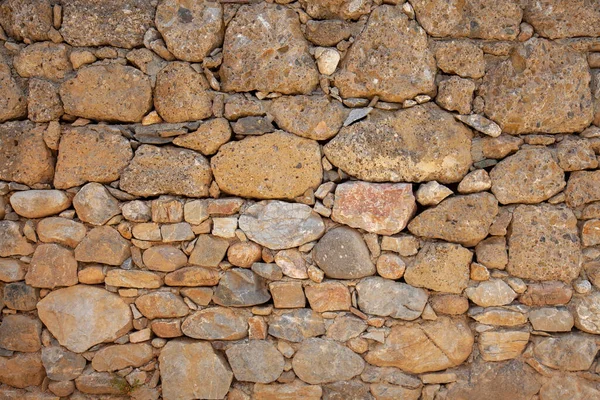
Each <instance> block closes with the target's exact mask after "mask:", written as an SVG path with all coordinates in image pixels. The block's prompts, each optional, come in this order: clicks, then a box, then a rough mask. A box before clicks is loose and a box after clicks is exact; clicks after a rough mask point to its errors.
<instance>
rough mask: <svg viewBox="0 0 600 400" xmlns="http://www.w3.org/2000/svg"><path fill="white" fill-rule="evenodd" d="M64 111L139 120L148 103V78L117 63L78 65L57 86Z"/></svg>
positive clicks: (85, 115) (149, 103)
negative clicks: (70, 75) (71, 75)
mask: <svg viewBox="0 0 600 400" xmlns="http://www.w3.org/2000/svg"><path fill="white" fill-rule="evenodd" d="M60 98H61V100H62V102H63V105H64V107H65V112H66V113H68V114H71V115H76V116H78V117H83V118H88V119H95V120H99V121H114V122H139V121H141V120H142V117H143V116H144V115H145V114H146V113H147V112H148V111H150V107H151V106H152V87H151V86H150V79H149V78H148V77H147V76H145V75H144V74H143V73H142V72H141V71H139V70H137V69H135V68H133V67H128V66H121V65H117V64H114V65H106V66H104V65H98V66H90V67H87V68H82V69H80V70H79V71H78V72H77V75H76V76H75V77H73V78H71V79H69V80H68V81H66V82H64V83H63V84H62V85H61V87H60Z"/></svg>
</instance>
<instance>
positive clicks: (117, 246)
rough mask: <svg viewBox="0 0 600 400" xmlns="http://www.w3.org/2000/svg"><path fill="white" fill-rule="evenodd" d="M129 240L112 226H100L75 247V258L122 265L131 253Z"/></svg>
mask: <svg viewBox="0 0 600 400" xmlns="http://www.w3.org/2000/svg"><path fill="white" fill-rule="evenodd" d="M129 245H130V244H129V242H128V241H127V240H125V239H123V237H122V236H121V235H120V234H119V232H117V231H116V230H115V229H113V228H111V227H110V226H100V227H97V228H94V229H92V230H91V231H89V232H88V234H87V235H86V237H85V238H84V239H83V240H82V241H81V243H79V245H78V246H77V247H76V248H75V259H76V260H77V261H83V262H97V263H101V264H108V265H121V264H122V263H123V261H125V260H126V259H127V258H128V257H129V256H130V255H131V251H130V250H129Z"/></svg>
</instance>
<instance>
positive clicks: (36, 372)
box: [0, 353, 46, 388]
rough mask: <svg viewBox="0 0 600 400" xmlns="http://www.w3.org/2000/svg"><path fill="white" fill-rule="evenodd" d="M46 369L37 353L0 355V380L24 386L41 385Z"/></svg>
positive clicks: (15, 385) (12, 384) (18, 386)
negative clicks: (10, 355) (11, 355)
mask: <svg viewBox="0 0 600 400" xmlns="http://www.w3.org/2000/svg"><path fill="white" fill-rule="evenodd" d="M45 375H46V371H45V370H44V367H43V365H42V360H41V359H40V355H39V353H17V354H15V355H14V356H13V357H0V382H2V383H4V384H6V385H10V386H14V387H16V388H25V387H27V386H39V385H41V383H42V381H43V380H44V377H45Z"/></svg>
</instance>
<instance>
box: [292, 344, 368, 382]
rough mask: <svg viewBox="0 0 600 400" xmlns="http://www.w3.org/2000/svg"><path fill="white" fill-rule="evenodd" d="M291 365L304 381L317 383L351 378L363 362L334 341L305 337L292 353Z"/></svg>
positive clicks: (360, 369)
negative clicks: (294, 352)
mask: <svg viewBox="0 0 600 400" xmlns="http://www.w3.org/2000/svg"><path fill="white" fill-rule="evenodd" d="M333 357H335V359H336V362H335V363H333V364H332V363H330V362H329V361H328V360H329V359H331V358H333ZM292 366H293V368H294V372H295V373H296V375H298V377H299V378H300V379H302V380H303V381H304V382H306V383H311V384H319V383H328V382H335V381H344V380H349V379H352V378H353V377H355V376H356V375H359V374H360V373H361V372H362V371H363V369H364V367H365V362H364V360H363V359H362V358H361V357H360V356H359V355H357V354H356V353H354V352H353V351H352V350H350V349H348V348H347V347H344V346H342V345H341V344H339V343H337V342H335V341H332V340H326V339H307V340H305V341H304V342H303V343H302V345H301V346H300V348H299V349H298V351H297V352H296V354H295V355H294V359H293V360H292Z"/></svg>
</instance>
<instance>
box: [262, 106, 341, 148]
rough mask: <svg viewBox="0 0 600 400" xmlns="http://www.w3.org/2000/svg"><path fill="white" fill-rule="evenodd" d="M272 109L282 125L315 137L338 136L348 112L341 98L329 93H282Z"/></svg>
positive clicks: (292, 131) (284, 128) (288, 130)
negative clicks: (331, 96) (313, 94)
mask: <svg viewBox="0 0 600 400" xmlns="http://www.w3.org/2000/svg"><path fill="white" fill-rule="evenodd" d="M270 111H271V113H272V114H273V117H274V118H275V122H276V123H277V125H278V126H279V127H280V128H281V129H283V130H285V131H287V132H290V133H294V134H296V135H298V136H302V137H304V138H307V139H313V140H327V139H330V138H332V137H333V136H335V135H336V134H337V133H338V132H339V130H340V128H341V127H342V124H343V123H344V120H345V119H346V116H347V114H348V112H347V111H346V110H345V109H344V107H343V106H342V104H341V103H340V102H339V101H335V100H329V99H328V98H327V97H325V96H281V97H279V98H277V99H275V100H273V102H272V103H271V108H270Z"/></svg>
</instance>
